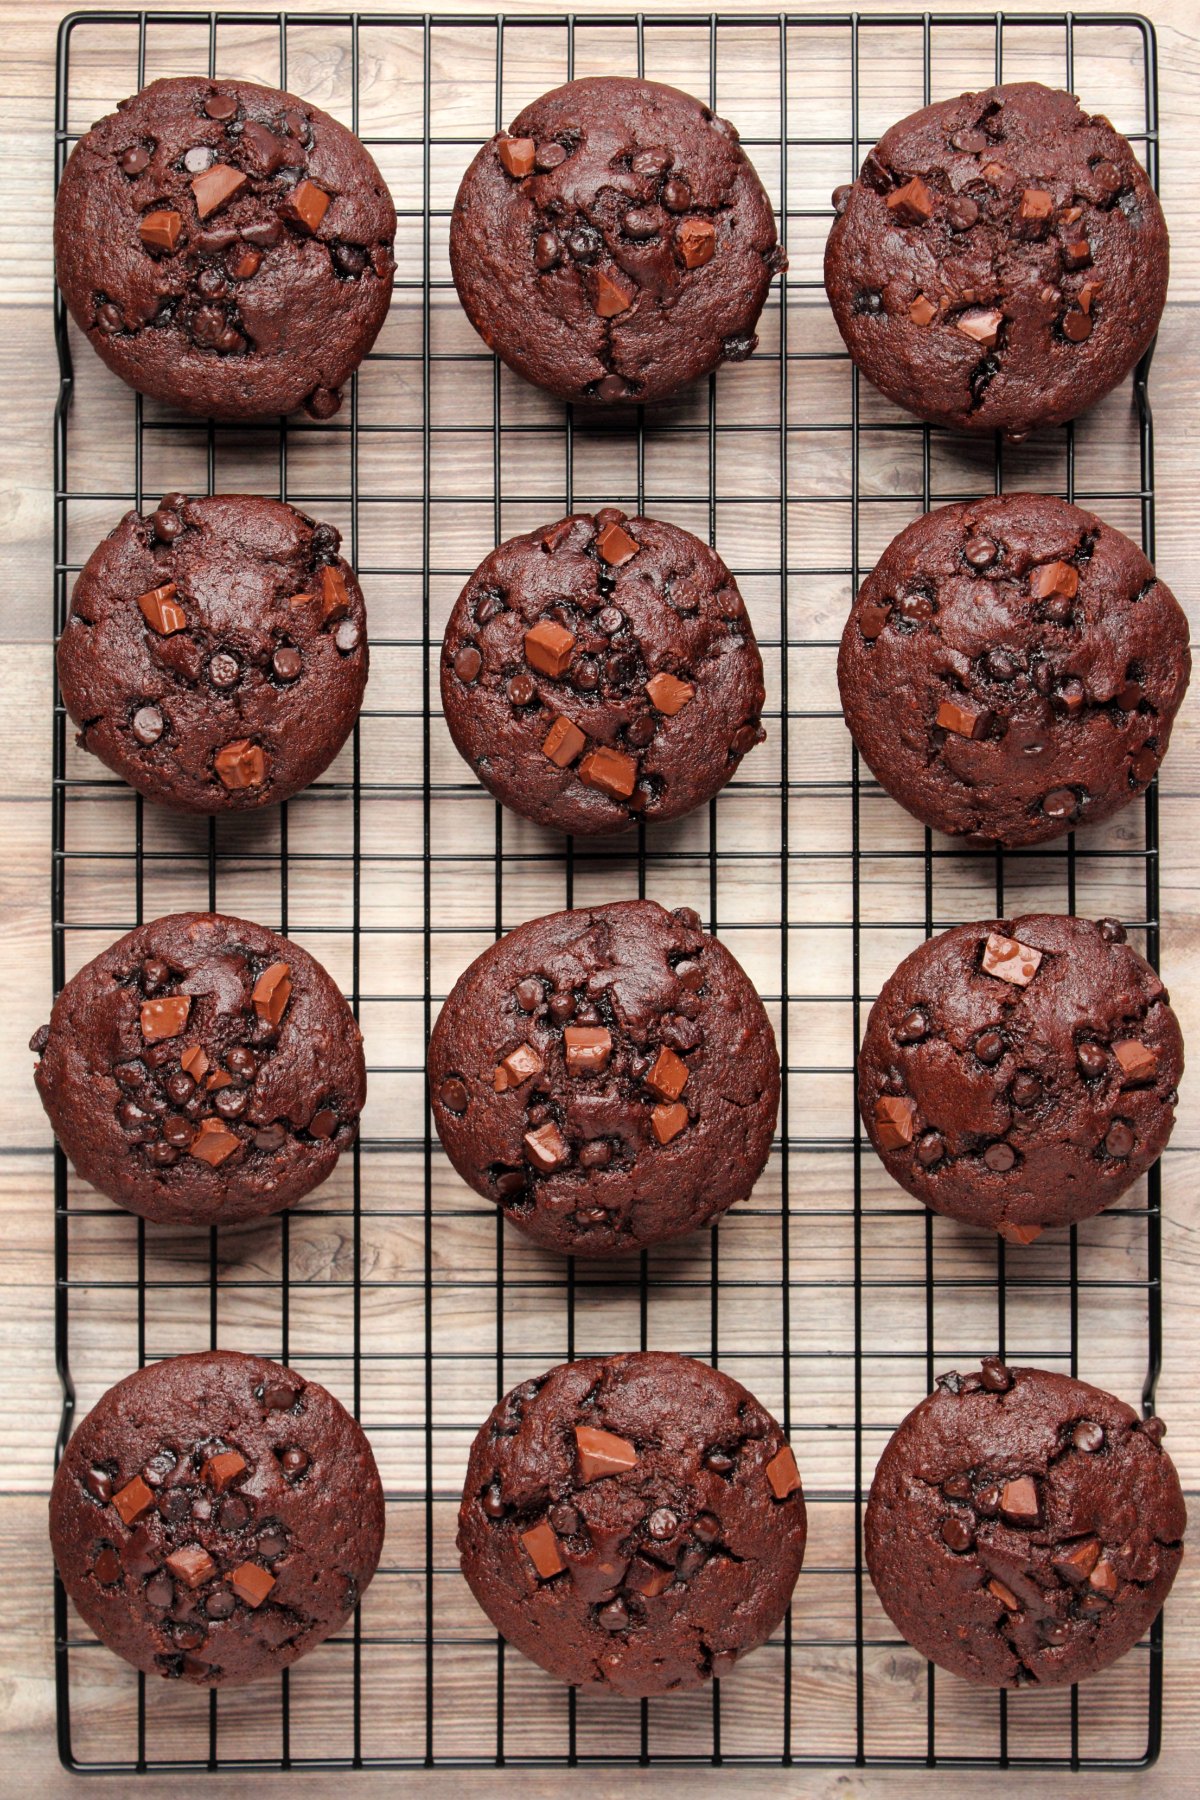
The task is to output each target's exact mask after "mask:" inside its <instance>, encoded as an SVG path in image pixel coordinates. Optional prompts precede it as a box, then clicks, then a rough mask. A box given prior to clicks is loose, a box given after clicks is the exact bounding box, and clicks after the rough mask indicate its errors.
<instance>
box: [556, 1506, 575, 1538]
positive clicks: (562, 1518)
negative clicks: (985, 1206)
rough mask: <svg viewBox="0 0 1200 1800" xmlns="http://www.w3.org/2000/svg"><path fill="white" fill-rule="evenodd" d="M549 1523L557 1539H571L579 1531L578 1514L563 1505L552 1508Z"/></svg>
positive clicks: (570, 1507) (571, 1507) (572, 1508)
mask: <svg viewBox="0 0 1200 1800" xmlns="http://www.w3.org/2000/svg"><path fill="white" fill-rule="evenodd" d="M549 1518H550V1523H551V1525H553V1527H554V1529H555V1531H557V1533H558V1535H559V1537H573V1536H574V1535H575V1533H576V1532H577V1531H578V1530H579V1525H580V1519H579V1514H578V1512H577V1511H576V1509H575V1508H574V1507H573V1506H568V1505H566V1504H565V1503H563V1504H561V1505H559V1506H552V1507H551V1508H550V1513H549Z"/></svg>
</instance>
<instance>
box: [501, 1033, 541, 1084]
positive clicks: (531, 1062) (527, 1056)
mask: <svg viewBox="0 0 1200 1800" xmlns="http://www.w3.org/2000/svg"><path fill="white" fill-rule="evenodd" d="M545 1066H546V1065H545V1064H544V1063H543V1061H542V1059H541V1057H540V1056H539V1055H538V1052H537V1051H536V1050H535V1049H534V1047H533V1045H532V1044H518V1045H517V1047H516V1049H515V1050H510V1051H509V1053H508V1055H507V1056H506V1057H505V1058H504V1059H503V1061H502V1062H501V1063H500V1064H499V1067H498V1069H497V1074H499V1073H500V1071H501V1070H503V1072H504V1085H505V1086H506V1087H519V1086H520V1085H521V1083H522V1082H523V1081H529V1080H531V1079H532V1077H533V1076H535V1075H540V1074H541V1072H542V1070H543V1069H544V1068H545ZM497 1092H503V1089H502V1088H497Z"/></svg>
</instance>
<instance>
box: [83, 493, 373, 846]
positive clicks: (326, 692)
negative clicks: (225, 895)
mask: <svg viewBox="0 0 1200 1800" xmlns="http://www.w3.org/2000/svg"><path fill="white" fill-rule="evenodd" d="M339 541H340V540H339V537H338V533H337V532H336V531H335V530H334V528H333V526H332V525H317V524H314V522H313V520H312V519H310V518H308V517H306V515H305V514H304V513H300V512H297V511H296V509H295V508H294V507H292V506H287V505H285V504H284V503H283V502H281V501H278V500H265V499H262V498H260V497H259V496H257V495H252V494H225V495H214V496H212V497H210V498H208V499H199V500H190V499H188V497H187V495H186V494H167V495H165V496H164V498H163V501H162V504H161V505H160V506H158V507H157V508H156V509H155V510H154V511H153V512H151V513H148V514H146V515H144V516H143V515H141V514H138V513H136V512H129V513H126V515H125V517H124V518H123V519H122V520H121V521H120V523H119V524H118V525H117V526H116V528H115V530H113V531H111V532H110V533H109V534H108V536H107V537H106V538H105V539H104V540H103V542H102V543H100V544H98V545H97V547H96V549H95V550H94V551H93V552H92V554H91V556H90V557H89V558H88V560H87V563H86V564H85V565H84V568H83V570H82V572H81V574H80V576H79V579H78V581H77V582H76V583H75V588H74V592H73V593H72V595H71V610H70V613H69V614H68V617H67V622H66V627H65V629H64V631H63V634H62V637H61V638H60V640H59V645H58V678H59V682H60V683H61V686H62V692H63V700H64V701H65V703H66V707H67V711H68V712H69V713H70V715H71V717H72V719H73V720H74V721H75V723H76V725H77V726H78V727H79V737H78V742H79V743H80V745H81V746H82V748H83V749H85V750H90V751H92V752H93V754H94V755H96V756H98V757H99V758H100V759H101V761H102V762H104V763H107V765H108V767H109V768H110V769H115V770H116V772H117V774H118V775H120V776H122V777H123V778H124V779H125V780H126V781H128V782H129V783H130V785H131V786H133V787H135V788H137V789H138V791H139V793H142V794H145V795H146V796H147V798H148V799H151V800H157V801H160V802H161V803H162V804H163V805H164V806H170V807H173V808H175V809H176V810H177V811H181V812H199V813H215V812H229V811H244V810H247V809H249V808H253V807H258V806H269V805H271V804H273V803H275V802H277V801H281V800H286V799H288V798H289V796H291V795H292V794H295V793H297V792H299V790H300V789H301V788H304V787H307V786H308V784H309V782H310V781H315V780H316V778H317V776H318V775H320V774H321V772H322V770H324V769H325V768H327V767H328V765H329V764H330V763H331V762H332V761H333V759H334V757H335V756H336V755H337V753H338V751H339V750H340V749H341V747H342V745H343V743H344V742H345V740H346V738H347V736H348V735H349V733H350V731H351V730H352V728H353V725H354V721H355V719H356V718H357V717H358V710H359V707H360V706H361V705H362V697H363V691H364V689H365V687H366V680H367V637H366V612H365V608H364V606H363V597H362V591H361V589H360V588H359V585H358V581H357V579H356V578H355V575H354V571H353V569H351V567H350V565H349V564H348V563H347V562H345V561H344V560H343V559H342V558H341V557H340V556H339V555H338V544H339Z"/></svg>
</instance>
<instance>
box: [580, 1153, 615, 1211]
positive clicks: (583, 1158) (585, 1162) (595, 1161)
mask: <svg viewBox="0 0 1200 1800" xmlns="http://www.w3.org/2000/svg"><path fill="white" fill-rule="evenodd" d="M611 1161H612V1145H611V1144H609V1143H606V1141H605V1140H604V1139H603V1138H592V1139H590V1140H589V1142H588V1143H586V1144H582V1145H581V1146H580V1150H579V1166H580V1168H581V1169H606V1168H607V1167H608V1165H609V1163H610V1162H611ZM606 1216H607V1215H606Z"/></svg>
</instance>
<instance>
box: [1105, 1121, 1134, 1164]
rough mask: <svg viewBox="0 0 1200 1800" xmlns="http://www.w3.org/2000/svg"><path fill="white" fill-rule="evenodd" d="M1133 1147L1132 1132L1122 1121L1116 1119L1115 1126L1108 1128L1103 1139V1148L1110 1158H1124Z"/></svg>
mask: <svg viewBox="0 0 1200 1800" xmlns="http://www.w3.org/2000/svg"><path fill="white" fill-rule="evenodd" d="M1133 1146H1134V1135H1133V1132H1132V1131H1131V1130H1130V1128H1129V1126H1128V1125H1126V1124H1125V1122H1124V1120H1122V1119H1118V1120H1117V1121H1116V1123H1115V1124H1113V1125H1110V1126H1109V1128H1108V1135H1107V1136H1106V1137H1105V1139H1104V1148H1105V1150H1106V1151H1107V1152H1108V1154H1109V1155H1110V1156H1115V1157H1118V1158H1124V1157H1126V1156H1128V1155H1129V1153H1130V1151H1131V1150H1132V1149H1133Z"/></svg>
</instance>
